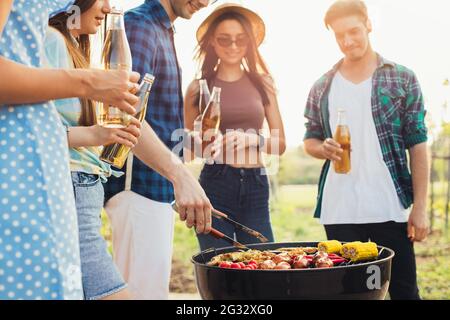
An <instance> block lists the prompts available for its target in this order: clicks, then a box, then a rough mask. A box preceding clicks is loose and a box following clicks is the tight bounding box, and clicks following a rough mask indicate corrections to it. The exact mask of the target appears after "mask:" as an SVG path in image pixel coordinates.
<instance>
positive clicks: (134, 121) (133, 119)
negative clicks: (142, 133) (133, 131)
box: [129, 117, 142, 128]
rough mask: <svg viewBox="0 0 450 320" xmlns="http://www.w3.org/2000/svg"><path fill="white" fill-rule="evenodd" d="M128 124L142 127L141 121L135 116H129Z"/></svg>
mask: <svg viewBox="0 0 450 320" xmlns="http://www.w3.org/2000/svg"><path fill="white" fill-rule="evenodd" d="M129 125H133V126H135V127H137V128H141V127H142V125H141V122H140V121H139V120H138V119H136V118H135V117H130V124H129Z"/></svg>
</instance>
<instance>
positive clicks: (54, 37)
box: [44, 27, 72, 69]
mask: <svg viewBox="0 0 450 320" xmlns="http://www.w3.org/2000/svg"><path fill="white" fill-rule="evenodd" d="M44 49H45V58H46V65H47V66H48V67H49V68H55V69H69V68H70V69H72V67H71V65H70V60H69V52H68V50H67V46H66V42H65V40H64V36H63V35H62V34H60V33H59V32H58V31H57V30H56V29H54V28H52V27H48V29H47V32H46V34H45V40H44Z"/></svg>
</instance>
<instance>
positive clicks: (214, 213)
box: [171, 201, 269, 249]
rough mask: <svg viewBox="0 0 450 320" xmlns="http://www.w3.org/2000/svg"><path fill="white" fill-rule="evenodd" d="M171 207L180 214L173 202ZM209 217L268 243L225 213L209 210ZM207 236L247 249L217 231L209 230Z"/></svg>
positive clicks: (264, 238) (258, 234) (261, 236)
mask: <svg viewBox="0 0 450 320" xmlns="http://www.w3.org/2000/svg"><path fill="white" fill-rule="evenodd" d="M171 205H172V208H173V210H175V211H176V212H178V213H180V212H179V211H178V207H177V205H176V202H175V201H173V202H172V204H171ZM211 215H212V216H214V217H216V218H217V219H222V220H224V221H226V222H228V223H230V224H232V225H233V226H234V227H235V228H237V229H239V230H242V231H244V232H245V233H247V234H249V235H251V236H252V237H255V238H257V239H258V240H259V241H260V242H268V241H269V239H267V238H266V237H264V236H263V235H262V234H261V233H259V232H258V231H255V230H253V229H250V228H249V227H247V226H244V225H243V224H241V223H239V222H237V221H234V220H233V219H231V218H229V217H228V216H227V215H226V214H225V213H223V212H220V211H219V210H216V209H214V208H213V209H211ZM209 234H210V235H212V236H213V237H215V238H217V239H223V240H225V241H226V242H228V243H230V244H232V245H233V246H235V247H239V248H243V249H249V248H248V247H246V246H245V245H243V244H242V243H239V242H238V241H236V240H234V239H232V238H230V237H228V236H227V235H225V234H223V233H222V232H220V231H219V230H217V229H214V228H211V232H210V233H209Z"/></svg>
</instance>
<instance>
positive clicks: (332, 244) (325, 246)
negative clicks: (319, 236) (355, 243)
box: [317, 240, 342, 253]
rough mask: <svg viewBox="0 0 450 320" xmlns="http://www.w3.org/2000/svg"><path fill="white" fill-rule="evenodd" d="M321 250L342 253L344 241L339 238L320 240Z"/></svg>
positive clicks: (318, 246) (319, 247)
mask: <svg viewBox="0 0 450 320" xmlns="http://www.w3.org/2000/svg"><path fill="white" fill-rule="evenodd" d="M317 248H318V249H319V251H323V252H326V253H340V252H341V249H342V243H340V242H339V241H337V240H329V241H322V242H319V244H318V245H317Z"/></svg>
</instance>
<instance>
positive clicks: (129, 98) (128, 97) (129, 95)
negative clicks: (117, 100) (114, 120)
mask: <svg viewBox="0 0 450 320" xmlns="http://www.w3.org/2000/svg"><path fill="white" fill-rule="evenodd" d="M125 101H126V102H128V103H129V104H130V105H132V106H135V105H136V104H137V103H138V102H139V97H137V96H136V95H134V94H132V93H130V92H127V93H125ZM133 108H134V107H133ZM134 113H136V109H135V110H134ZM134 113H133V114H134Z"/></svg>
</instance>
